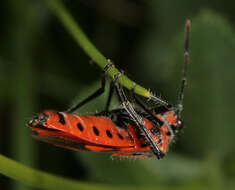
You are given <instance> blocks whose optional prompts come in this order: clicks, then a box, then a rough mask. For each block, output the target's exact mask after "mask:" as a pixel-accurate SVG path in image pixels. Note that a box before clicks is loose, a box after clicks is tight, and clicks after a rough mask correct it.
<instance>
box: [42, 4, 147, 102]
mask: <svg viewBox="0 0 235 190" xmlns="http://www.w3.org/2000/svg"><path fill="white" fill-rule="evenodd" d="M45 3H46V4H47V5H48V7H49V8H50V9H51V10H52V11H53V12H54V14H55V15H56V16H57V17H58V18H59V19H60V21H61V22H62V23H63V25H64V26H65V28H66V29H67V31H68V32H69V33H70V34H71V35H72V36H73V38H74V39H75V40H76V42H77V43H78V44H79V45H80V46H81V48H82V49H83V50H84V51H85V53H86V54H87V55H88V56H90V57H91V58H92V60H93V61H94V62H95V63H96V64H97V65H98V66H99V67H100V68H101V69H104V67H105V66H106V65H107V64H109V61H108V60H107V59H106V58H105V57H104V56H103V55H102V54H101V53H100V52H99V50H98V49H97V48H96V47H95V46H94V45H93V44H92V43H91V42H90V40H89V39H88V37H87V36H86V34H85V33H84V32H83V31H82V29H81V27H80V26H79V25H78V24H77V23H76V22H75V20H74V19H73V17H72V16H71V14H70V13H69V12H68V11H67V10H66V8H65V7H64V5H63V4H62V3H61V2H60V0H45ZM118 73H119V70H118V69H116V68H115V67H110V68H109V69H108V71H107V74H108V75H109V76H110V77H111V78H114V75H116V74H118ZM118 82H119V83H120V84H121V85H122V86H124V87H126V88H127V89H129V90H130V89H131V88H132V87H133V86H134V85H135V93H136V94H138V95H141V96H144V97H146V98H151V96H152V95H151V93H150V92H149V91H148V90H146V89H145V88H143V87H142V86H140V85H138V84H136V83H135V82H133V81H131V80H130V79H129V78H128V77H126V76H125V75H122V76H121V77H119V79H118Z"/></svg>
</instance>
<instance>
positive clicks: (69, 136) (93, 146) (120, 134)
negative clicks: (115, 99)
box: [29, 111, 176, 157]
mask: <svg viewBox="0 0 235 190" xmlns="http://www.w3.org/2000/svg"><path fill="white" fill-rule="evenodd" d="M167 113H168V114H166V115H165V116H166V117H167V119H168V121H169V122H170V123H172V124H173V123H174V122H175V120H176V118H175V117H174V115H173V114H172V113H171V112H167ZM157 117H158V118H159V119H162V118H161V117H162V116H161V115H157ZM143 121H144V123H145V127H146V129H147V130H148V131H149V133H150V134H151V136H152V137H153V139H154V141H155V142H157V144H158V146H159V148H160V149H161V151H162V152H163V153H165V152H166V149H167V146H168V144H169V142H170V140H171V138H172V134H170V133H169V130H168V127H167V126H166V125H165V124H164V125H163V126H162V127H161V128H160V130H159V131H158V133H155V132H154V130H153V129H154V128H155V125H154V124H153V123H152V122H150V121H149V120H147V119H145V118H143ZM29 127H30V128H31V129H32V130H34V131H35V132H36V133H35V134H34V137H35V138H37V139H39V140H42V141H45V142H48V143H52V144H54V145H56V146H60V147H64V148H68V149H73V150H89V151H94V152H110V153H112V155H118V156H140V157H141V156H153V154H152V151H151V149H150V147H149V145H148V144H147V143H146V142H145V140H144V138H143V137H142V136H141V134H139V132H138V131H137V130H136V128H135V127H134V126H133V124H131V123H129V124H127V125H126V126H117V125H116V124H115V123H114V122H113V121H112V120H111V119H110V118H109V117H107V116H102V115H101V116H95V115H85V116H84V115H79V114H68V113H65V112H55V111H43V112H41V113H39V114H38V115H37V116H36V117H35V118H33V119H32V120H31V121H30V122H29Z"/></svg>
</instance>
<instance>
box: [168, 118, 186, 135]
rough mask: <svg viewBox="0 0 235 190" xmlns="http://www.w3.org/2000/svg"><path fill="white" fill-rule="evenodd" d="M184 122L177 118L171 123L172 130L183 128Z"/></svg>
mask: <svg viewBox="0 0 235 190" xmlns="http://www.w3.org/2000/svg"><path fill="white" fill-rule="evenodd" d="M183 126H184V124H183V121H182V120H180V119H178V120H177V121H176V122H175V123H174V124H173V125H171V128H172V130H173V131H176V132H177V131H179V130H181V129H182V128H183Z"/></svg>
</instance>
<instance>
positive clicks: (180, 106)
mask: <svg viewBox="0 0 235 190" xmlns="http://www.w3.org/2000/svg"><path fill="white" fill-rule="evenodd" d="M189 38H190V20H188V19H187V20H186V24H185V41H184V68H183V77H182V80H181V87H180V91H179V95H178V103H177V107H176V115H177V116H178V117H180V114H181V112H182V110H183V100H184V89H185V86H186V84H187V70H188V64H189Z"/></svg>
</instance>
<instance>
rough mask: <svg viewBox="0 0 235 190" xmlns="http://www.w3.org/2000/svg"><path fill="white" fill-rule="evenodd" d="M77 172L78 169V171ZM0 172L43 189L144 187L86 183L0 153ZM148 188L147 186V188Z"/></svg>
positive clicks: (123, 188)
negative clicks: (33, 167)
mask: <svg viewBox="0 0 235 190" xmlns="http://www.w3.org/2000/svg"><path fill="white" fill-rule="evenodd" d="M78 172H79V171H78ZM0 174H3V175H5V176H8V177H10V178H12V179H15V180H17V181H18V182H21V183H23V184H26V185H30V186H32V187H35V188H39V189H45V190H53V189H55V190H65V189H69V190H79V189H82V190H93V189H94V190H110V189H112V190H125V189H126V190H127V189H128V190H134V189H137V190H143V189H145V188H137V187H129V186H127V187H124V186H109V185H102V184H88V183H84V182H79V181H75V180H71V179H66V178H63V177H59V176H55V175H51V174H49V173H46V172H42V171H39V170H35V169H32V168H30V167H27V166H24V165H23V164H20V163H18V162H16V161H14V160H11V159H9V158H7V157H5V156H3V155H1V154H0ZM148 189H149V188H148ZM150 189H155V188H150Z"/></svg>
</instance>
